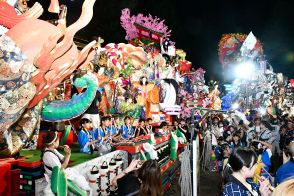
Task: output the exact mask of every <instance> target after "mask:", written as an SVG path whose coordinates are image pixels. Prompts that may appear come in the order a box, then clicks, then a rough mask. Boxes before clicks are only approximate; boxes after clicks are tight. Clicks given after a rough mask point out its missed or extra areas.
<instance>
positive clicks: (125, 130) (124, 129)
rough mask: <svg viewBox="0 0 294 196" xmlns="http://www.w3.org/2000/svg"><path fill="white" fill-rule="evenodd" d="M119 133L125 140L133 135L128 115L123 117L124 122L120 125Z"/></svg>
mask: <svg viewBox="0 0 294 196" xmlns="http://www.w3.org/2000/svg"><path fill="white" fill-rule="evenodd" d="M119 133H120V134H121V135H122V137H123V138H124V139H127V140H128V139H131V138H133V137H134V128H133V126H132V125H131V118H130V117H129V116H126V117H125V118H124V124H123V125H122V126H121V127H120V129H119Z"/></svg>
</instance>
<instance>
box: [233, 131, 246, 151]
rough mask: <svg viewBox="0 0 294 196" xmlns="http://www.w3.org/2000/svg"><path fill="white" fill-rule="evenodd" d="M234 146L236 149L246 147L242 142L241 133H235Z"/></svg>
mask: <svg viewBox="0 0 294 196" xmlns="http://www.w3.org/2000/svg"><path fill="white" fill-rule="evenodd" d="M232 145H233V147H234V149H236V148H240V147H244V145H243V144H242V142H241V137H240V133H238V132H235V133H233V141H232Z"/></svg>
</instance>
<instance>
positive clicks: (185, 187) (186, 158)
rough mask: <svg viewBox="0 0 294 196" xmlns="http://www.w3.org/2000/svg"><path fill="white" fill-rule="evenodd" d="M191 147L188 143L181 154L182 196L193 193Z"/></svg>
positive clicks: (180, 179) (188, 195)
mask: <svg viewBox="0 0 294 196" xmlns="http://www.w3.org/2000/svg"><path fill="white" fill-rule="evenodd" d="M190 153H191V152H190V149H189V147H188V145H187V146H186V147H185V150H184V152H182V153H181V154H180V155H179V160H180V161H181V175H180V178H179V184H180V186H181V196H191V195H192V179H191V172H192V171H191V164H190Z"/></svg>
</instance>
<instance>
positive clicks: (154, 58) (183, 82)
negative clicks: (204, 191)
mask: <svg viewBox="0 0 294 196" xmlns="http://www.w3.org/2000/svg"><path fill="white" fill-rule="evenodd" d="M9 3H10V4H8V3H7V2H5V1H1V2H0V10H1V12H0V25H1V27H0V30H1V35H0V36H1V37H0V70H1V71H0V115H1V118H0V156H1V158H3V159H1V162H0V168H1V169H0V182H1V185H2V186H1V187H0V194H1V195H2V194H4V193H5V194H6V195H10V194H11V193H12V191H14V193H15V194H19V195H32V194H38V193H39V191H42V188H43V187H42V183H41V181H42V167H43V166H42V163H41V161H40V156H41V150H40V148H41V144H42V136H43V135H44V134H46V133H47V132H48V131H49V130H57V131H58V136H59V137H60V138H61V141H60V143H61V145H63V144H67V145H69V146H71V147H72V151H73V153H72V156H71V160H70V163H69V166H70V167H72V168H75V169H77V170H78V171H80V174H81V175H82V176H84V177H85V179H87V182H88V183H89V185H90V187H91V189H92V191H93V193H95V194H94V195H109V194H110V192H111V191H114V190H111V189H110V186H109V182H110V180H111V179H112V178H113V177H114V176H115V175H117V174H119V173H120V172H122V170H123V169H124V168H125V167H126V166H127V165H128V163H129V161H130V159H131V158H136V157H137V158H138V157H140V158H141V159H142V160H147V159H157V160H158V162H159V164H160V166H161V172H162V176H163V187H164V189H165V191H166V190H168V189H169V187H170V185H171V182H172V180H173V178H174V177H175V175H176V174H177V173H179V170H180V169H181V174H180V175H181V176H185V177H187V178H185V179H190V180H188V181H182V183H181V185H182V186H189V187H190V188H191V185H190V184H189V183H190V182H191V175H190V174H191V170H190V167H189V164H190V156H192V155H190V149H191V146H190V147H189V146H188V147H187V146H186V141H185V139H186V138H185V136H183V134H181V133H179V132H176V133H168V134H150V135H147V136H144V137H137V138H134V139H132V140H128V141H120V142H117V143H116V144H115V145H113V147H114V151H113V152H110V153H108V154H105V155H101V156H98V154H92V155H89V154H81V153H79V146H78V145H77V142H76V140H77V138H76V137H77V129H78V127H79V120H80V119H81V116H82V115H83V113H84V112H85V111H86V110H87V109H88V108H89V106H90V105H91V103H92V102H93V100H94V98H95V95H96V93H97V91H99V92H100V93H101V95H102V100H101V102H100V104H99V110H100V112H101V113H103V114H111V115H116V116H118V117H119V119H124V117H125V116H130V117H131V118H132V124H133V126H137V123H138V120H139V119H149V118H150V119H152V126H153V127H154V132H155V133H157V132H160V129H161V127H159V125H160V124H161V123H162V122H167V123H168V125H171V124H172V123H173V121H174V120H175V119H178V118H182V119H189V120H191V121H192V123H193V122H194V120H197V121H199V122H201V121H202V120H203V119H205V118H207V117H210V119H211V118H212V117H213V115H209V114H210V112H212V113H222V114H225V113H228V111H230V112H231V111H232V110H238V111H239V112H240V113H241V112H243V113H241V114H244V115H241V114H240V113H238V114H237V116H238V117H239V118H241V119H244V120H245V117H244V116H245V114H247V112H248V110H250V109H252V108H259V111H261V110H263V111H264V110H265V111H266V112H267V113H269V114H270V115H272V116H273V117H274V116H275V115H276V113H277V112H280V113H282V114H290V115H293V114H294V109H293V97H294V96H293V87H294V82H293V81H292V80H290V82H288V81H289V80H287V78H285V77H284V76H283V75H282V74H275V73H274V72H273V70H272V68H271V66H270V65H269V64H268V63H267V61H266V59H265V56H264V55H263V48H262V44H261V42H260V41H259V40H257V39H256V38H255V36H254V35H253V34H252V33H251V34H249V35H248V36H247V35H243V34H226V35H224V36H223V37H222V39H221V41H220V44H219V57H220V62H221V63H222V65H223V70H224V71H229V72H231V73H233V72H235V69H236V68H238V69H241V71H242V70H244V69H246V70H248V69H249V70H251V72H250V74H249V77H246V78H244V77H241V78H237V79H236V80H235V81H234V82H232V83H229V84H226V94H225V95H224V96H222V97H221V98H220V95H221V89H220V86H219V83H218V82H216V81H209V82H206V81H205V76H204V75H205V70H203V69H202V68H198V69H196V68H194V67H192V63H191V62H190V61H188V60H187V59H186V53H185V51H184V50H182V49H178V48H176V44H175V43H174V42H172V41H171V40H170V36H171V30H169V29H168V27H167V26H166V25H165V23H164V21H163V20H161V19H159V18H157V17H153V16H151V15H149V16H144V15H142V14H137V15H134V16H131V15H130V10H129V9H124V10H122V15H121V18H120V20H121V25H122V27H123V28H124V29H125V31H126V41H127V43H104V40H103V39H102V38H100V37H99V38H98V40H95V41H92V42H90V43H89V44H88V45H86V46H85V47H84V48H82V49H78V46H77V44H75V42H74V36H75V34H76V32H77V31H78V30H80V29H81V28H84V27H85V26H86V25H87V24H88V23H89V22H90V20H91V18H92V15H93V5H94V3H95V1H93V0H85V1H84V4H83V7H82V13H81V16H80V18H79V19H78V20H77V21H76V22H75V23H73V24H72V25H70V26H67V25H66V11H67V9H66V6H64V5H61V6H59V5H58V1H56V0H52V1H51V4H50V7H49V11H51V12H54V13H59V18H58V19H56V20H53V21H49V22H48V21H43V20H40V19H37V18H38V17H39V16H40V15H41V14H42V12H43V8H42V6H41V5H40V4H38V3H36V4H35V5H34V6H33V7H32V8H30V9H28V8H27V7H23V9H20V10H21V11H18V12H16V9H17V8H18V9H19V4H16V1H12V2H11V1H9ZM17 5H18V6H17ZM69 11H70V10H69ZM28 26H29V27H30V28H27V27H28ZM103 36H107V35H103ZM249 62H250V63H249ZM253 64H254V68H253V67H252V65H253ZM240 65H242V66H241V68H239V67H240ZM244 66H245V67H244ZM246 66H249V67H246ZM251 68H252V69H251ZM238 69H237V70H238ZM253 69H254V72H253V71H252V70H253ZM252 73H254V74H252ZM76 75H80V77H78V78H77V79H75V80H73V78H74V77H75V76H76ZM85 87H87V88H86V90H85V91H82V90H83V89H85ZM73 88H76V89H77V90H78V92H79V93H78V94H73V93H72V92H71V91H72V89H73ZM236 104H238V107H234V105H236ZM193 128H194V127H192V129H191V130H194V129H193ZM194 148H195V149H194ZM197 148H198V147H197V144H196V143H195V142H193V161H194V162H193V173H194V174H195V175H193V189H194V192H197V191H196V190H197V188H196V186H197V175H196V174H197V173H198V167H197V163H196V162H197V160H198V158H199V155H198V150H197ZM183 151H184V152H183ZM56 172H57V173H58V174H59V175H57V177H56V179H58V181H57V182H59V181H60V182H62V183H60V186H58V184H59V183H56V181H55V183H54V184H55V187H54V190H55V191H56V194H65V193H67V191H69V192H74V193H75V194H78V195H84V194H85V192H83V191H81V190H78V188H77V187H76V186H75V183H78V182H71V181H68V180H66V178H65V177H64V172H63V171H59V170H58V171H56ZM187 182H188V183H187ZM190 188H188V189H189V190H191V189H190ZM57 191H59V192H58V193H57Z"/></svg>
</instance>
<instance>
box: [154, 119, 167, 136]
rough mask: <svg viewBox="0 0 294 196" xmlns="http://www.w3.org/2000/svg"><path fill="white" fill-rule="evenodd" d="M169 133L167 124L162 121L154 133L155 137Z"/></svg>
mask: <svg viewBox="0 0 294 196" xmlns="http://www.w3.org/2000/svg"><path fill="white" fill-rule="evenodd" d="M168 133H169V127H168V124H167V122H165V121H163V122H161V123H160V125H159V128H158V131H157V132H156V133H155V135H157V136H161V135H166V134H168Z"/></svg>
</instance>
